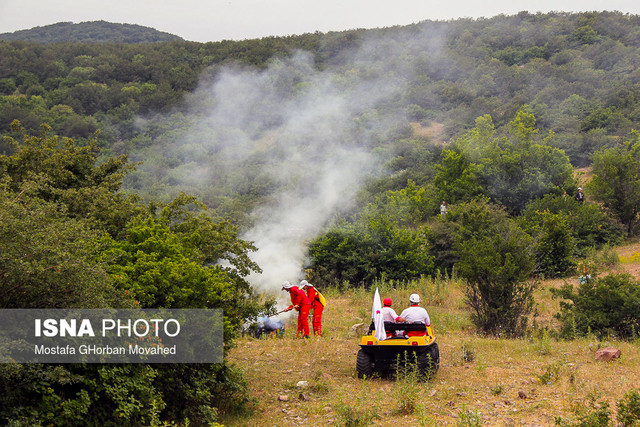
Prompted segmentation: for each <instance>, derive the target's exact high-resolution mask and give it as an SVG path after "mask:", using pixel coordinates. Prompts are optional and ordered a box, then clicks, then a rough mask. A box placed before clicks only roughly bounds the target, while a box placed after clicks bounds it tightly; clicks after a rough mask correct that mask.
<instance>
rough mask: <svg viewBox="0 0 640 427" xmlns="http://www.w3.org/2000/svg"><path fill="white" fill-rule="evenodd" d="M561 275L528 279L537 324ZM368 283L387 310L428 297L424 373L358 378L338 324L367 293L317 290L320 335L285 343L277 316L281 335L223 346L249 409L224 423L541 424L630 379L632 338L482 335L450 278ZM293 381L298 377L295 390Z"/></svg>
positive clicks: (638, 372) (349, 321)
mask: <svg viewBox="0 0 640 427" xmlns="http://www.w3.org/2000/svg"><path fill="white" fill-rule="evenodd" d="M636 267H637V265H636ZM570 282H571V280H570ZM562 283H564V281H546V282H543V283H542V284H541V286H540V287H539V288H538V290H537V292H536V301H538V313H537V316H536V322H537V323H538V324H540V325H542V326H547V327H553V319H552V317H553V313H554V312H555V311H557V301H554V300H553V299H552V298H551V296H550V292H549V288H551V287H557V286H559V285H561V284H562ZM377 285H378V286H379V287H380V288H382V289H381V295H382V296H383V297H387V296H389V297H391V298H393V300H394V307H396V308H397V309H401V308H402V307H404V302H405V301H407V299H408V295H409V294H410V293H411V292H413V291H414V290H415V291H417V292H419V293H421V294H422V295H423V296H427V298H424V299H425V300H427V301H429V302H431V303H428V304H427V305H426V308H427V310H428V311H429V314H430V316H431V319H432V323H433V325H434V326H435V331H436V336H437V337H438V343H439V347H440V353H441V365H440V369H439V371H438V373H437V375H436V376H435V378H434V379H432V380H431V381H430V382H428V383H421V384H418V385H417V386H416V385H415V384H413V385H411V386H410V385H407V384H406V383H402V382H393V381H390V380H383V379H373V380H360V379H358V378H357V377H356V371H355V361H356V353H357V351H358V349H359V346H358V338H357V337H356V336H354V335H352V334H351V333H350V330H351V327H352V325H354V324H357V323H366V324H368V322H369V320H368V318H369V316H370V314H369V313H370V307H371V301H372V297H373V293H372V292H367V291H364V290H355V291H349V292H347V293H344V294H339V293H337V292H335V291H334V292H329V291H328V292H326V296H327V297H328V301H329V307H327V309H326V310H325V322H324V323H325V328H326V334H325V337H323V338H317V339H311V340H296V339H295V338H293V337H292V336H291V335H290V334H291V332H292V331H294V329H295V326H294V325H288V331H287V335H286V336H285V337H284V338H267V339H253V338H243V339H241V340H240V341H239V342H238V346H237V348H236V349H234V350H233V351H231V354H230V355H229V360H230V361H231V362H232V363H234V364H235V365H237V366H239V367H241V368H242V369H243V370H244V371H245V376H246V378H247V379H248V381H249V383H250V385H251V389H252V395H253V396H254V397H255V399H256V410H255V412H254V413H253V415H252V416H250V417H248V418H243V419H233V420H226V424H227V425H238V426H292V425H307V426H324V425H389V426H397V425H427V426H441V425H478V424H479V423H482V424H483V425H488V426H509V425H513V426H552V425H555V417H562V418H563V419H565V420H572V419H573V420H575V418H576V412H577V411H579V410H584V408H588V407H589V402H591V401H592V399H594V398H596V399H597V400H598V401H607V402H609V405H610V408H611V411H612V413H613V414H615V408H616V405H617V402H618V401H620V400H621V399H622V398H623V396H624V395H625V394H626V393H628V392H629V391H631V390H634V389H637V388H638V387H640V383H638V378H640V348H639V345H638V343H637V342H635V343H629V342H599V341H597V340H596V339H595V338H588V339H586V338H585V339H579V340H575V341H556V340H553V339H551V338H550V337H549V335H548V334H544V333H539V334H537V335H538V337H537V338H535V339H534V338H530V339H502V338H483V337H480V336H477V335H476V334H475V333H474V331H473V328H472V325H471V323H470V321H469V316H468V312H467V311H466V309H465V307H464V304H463V292H462V284H461V283H459V282H458V281H455V280H448V279H441V280H439V281H433V280H423V281H420V282H419V283H416V284H413V285H412V286H413V288H411V289H408V288H405V287H404V286H399V287H398V288H396V289H394V286H393V284H388V283H380V284H377ZM608 345H612V346H615V347H616V348H619V349H620V350H621V352H622V357H621V358H620V359H619V360H616V361H613V362H609V363H602V362H596V361H595V357H594V356H595V351H596V350H597V349H598V348H601V347H606V346H608ZM298 381H308V386H307V387H306V388H300V387H297V385H296V384H297V383H298ZM301 394H302V395H301ZM280 396H287V397H288V401H280V400H279V397H280ZM403 396H404V397H405V398H402V397H403ZM301 397H302V398H301ZM407 399H408V400H409V402H408V403H409V404H407ZM408 408H409V409H408ZM612 418H614V419H615V417H612ZM358 423H359V424H358Z"/></svg>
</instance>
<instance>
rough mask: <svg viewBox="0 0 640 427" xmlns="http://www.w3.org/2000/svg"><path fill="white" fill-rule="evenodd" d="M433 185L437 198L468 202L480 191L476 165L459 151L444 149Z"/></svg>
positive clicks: (448, 201) (451, 201)
mask: <svg viewBox="0 0 640 427" xmlns="http://www.w3.org/2000/svg"><path fill="white" fill-rule="evenodd" d="M436 167H437V168H438V173H437V175H436V176H435V178H434V181H433V182H434V185H435V186H436V189H437V190H438V200H444V201H446V202H447V203H449V204H451V203H458V202H468V201H470V200H472V199H473V198H474V197H476V196H477V195H479V194H480V193H481V191H482V190H481V188H480V186H479V185H478V169H479V168H478V165H476V164H472V163H471V162H469V160H468V159H466V158H465V156H464V155H463V154H461V153H458V152H455V151H450V150H444V151H443V152H442V161H441V163H440V164H439V165H437V166H436Z"/></svg>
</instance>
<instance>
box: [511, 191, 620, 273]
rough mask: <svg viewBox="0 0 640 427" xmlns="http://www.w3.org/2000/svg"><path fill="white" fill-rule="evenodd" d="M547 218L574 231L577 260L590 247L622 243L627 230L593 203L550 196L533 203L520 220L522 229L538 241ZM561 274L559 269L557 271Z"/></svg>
mask: <svg viewBox="0 0 640 427" xmlns="http://www.w3.org/2000/svg"><path fill="white" fill-rule="evenodd" d="M548 215H559V216H560V217H561V218H563V220H562V221H563V222H564V221H567V223H566V224H565V225H566V227H567V228H568V230H569V231H570V232H571V236H572V237H573V240H574V243H575V246H574V252H573V254H572V255H573V256H574V257H584V256H586V255H587V252H588V251H589V250H590V249H591V248H602V247H604V246H605V245H615V244H618V243H620V242H621V241H622V238H623V237H624V230H623V229H622V227H621V225H620V224H619V223H618V222H616V221H615V220H614V219H612V218H611V217H609V216H608V215H607V214H606V212H605V211H604V210H603V208H602V207H600V206H599V205H597V204H594V203H577V202H576V201H575V200H574V199H573V197H571V195H567V196H554V195H551V194H548V195H546V196H544V197H543V198H541V199H536V200H532V201H531V202H530V203H529V204H527V207H526V208H525V209H524V210H523V211H522V213H521V216H520V217H519V218H518V221H519V223H520V224H521V226H522V227H523V228H524V229H525V230H526V231H527V232H528V233H529V234H530V235H532V236H533V237H534V239H535V238H537V237H538V235H539V234H540V233H541V232H542V231H543V222H544V219H545V218H548ZM558 271H560V270H558Z"/></svg>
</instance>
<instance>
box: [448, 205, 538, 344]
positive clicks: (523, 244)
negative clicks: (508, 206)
mask: <svg viewBox="0 0 640 427" xmlns="http://www.w3.org/2000/svg"><path fill="white" fill-rule="evenodd" d="M446 220H447V221H452V222H458V223H459V224H460V228H459V230H458V233H457V235H456V236H455V238H454V248H455V249H456V252H457V255H458V258H459V262H458V263H457V264H456V269H457V272H458V273H459V274H460V276H461V277H463V278H465V279H466V280H467V281H468V286H467V288H466V290H465V294H466V297H467V304H468V305H469V307H470V308H471V309H472V315H471V317H472V320H473V322H474V324H475V325H476V327H478V328H479V329H480V330H481V331H482V332H484V333H487V334H491V335H501V334H505V335H508V336H514V335H521V334H523V333H524V331H525V329H526V316H527V315H528V314H529V313H531V311H532V310H533V290H534V287H535V284H534V282H531V281H529V276H530V273H531V271H532V269H533V265H534V263H533V257H532V254H531V238H530V237H529V235H527V234H526V233H525V232H524V231H523V230H522V229H520V228H519V227H518V226H517V224H516V223H515V222H514V221H513V220H511V219H509V218H508V217H507V214H506V212H504V210H502V209H500V208H498V207H496V206H493V205H491V204H489V203H487V202H486V201H484V200H478V201H475V202H472V203H468V204H463V205H460V206H459V207H458V208H457V209H456V210H455V211H453V212H451V213H449V214H448V215H447V218H446Z"/></svg>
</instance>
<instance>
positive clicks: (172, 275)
mask: <svg viewBox="0 0 640 427" xmlns="http://www.w3.org/2000/svg"><path fill="white" fill-rule="evenodd" d="M15 128H16V130H18V129H19V128H18V126H17V124H16V127H15ZM9 142H10V143H11V146H12V147H13V153H12V154H10V155H3V156H0V282H1V283H2V290H3V292H2V293H1V297H0V305H1V306H2V307H5V308H36V307H37V308H70V307H78V308H104V307H125V308H133V307H139V303H136V301H134V298H139V299H140V301H141V302H144V305H146V306H151V307H154V308H156V307H161V306H162V307H180V308H185V307H213V308H222V309H224V315H225V323H224V334H225V345H227V346H230V345H233V340H234V338H235V337H236V336H237V334H238V333H239V328H240V326H241V325H242V324H243V322H244V321H245V320H246V319H248V318H249V317H252V316H255V314H256V313H257V312H258V310H260V309H261V308H262V309H264V308H265V307H264V305H262V306H260V305H259V304H258V303H257V301H256V299H255V298H254V295H253V294H252V292H251V290H250V287H249V284H248V283H247V282H246V281H245V280H244V277H245V276H246V275H248V274H249V273H250V272H252V271H259V268H258V266H257V265H255V263H253V262H252V261H251V260H250V259H249V257H248V252H249V251H251V250H253V249H255V248H254V247H253V246H252V245H251V244H250V243H248V242H243V241H241V240H240V239H239V238H238V235H237V231H236V229H235V228H234V227H232V226H230V225H229V224H227V223H215V222H214V221H213V220H212V219H211V217H210V216H207V215H206V214H205V213H204V212H203V211H200V210H195V211H194V209H193V206H195V207H196V208H198V207H200V208H201V207H202V206H201V205H200V204H199V203H198V202H197V200H195V199H194V198H193V197H189V196H186V195H181V196H180V197H178V198H176V199H175V200H174V201H173V202H171V203H169V204H166V205H163V204H159V203H151V204H150V206H149V208H145V207H143V206H142V205H140V204H139V203H138V202H137V200H138V198H136V197H135V196H133V197H125V196H122V195H121V194H120V193H118V191H119V190H120V186H121V183H122V178H123V177H124V175H125V174H126V172H127V171H128V170H129V167H128V165H127V163H126V159H125V158H116V159H106V160H104V161H103V162H102V163H98V162H97V149H96V147H95V146H94V145H89V146H79V145H76V144H75V142H74V141H73V140H70V139H62V140H60V139H59V138H58V137H55V136H49V135H48V134H47V132H44V133H43V134H42V135H40V136H38V137H34V136H28V135H26V136H24V137H23V141H21V142H16V141H15V140H13V139H12V140H9ZM102 209H106V210H107V211H106V212H104V211H102ZM198 209H199V208H198ZM143 212H145V214H142V213H143ZM125 225H126V226H125ZM107 232H109V233H107ZM101 236H102V237H101ZM225 261H226V262H227V264H225V265H226V266H222V265H219V263H221V262H225ZM0 392H2V396H0V424H7V423H11V424H15V425H40V424H46V425H87V424H89V425H158V424H160V423H161V422H164V421H167V422H169V421H177V422H182V421H186V420H190V421H191V422H194V423H196V424H198V425H204V424H209V423H213V422H215V421H216V420H217V419H218V416H219V415H224V414H231V413H237V412H239V411H244V410H247V409H248V408H249V406H250V403H251V402H250V399H249V398H248V391H247V385H246V382H245V381H244V379H243V378H242V376H241V373H240V372H238V371H237V370H236V369H234V368H232V367H230V366H228V365H226V364H225V363H221V364H213V365H171V364H167V365H161V366H160V365H158V366H150V365H148V366H147V365H137V364H132V365H122V366H121V365H94V364H87V365H84V364H70V365H64V366H56V365H35V364H30V365H2V366H0Z"/></svg>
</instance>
